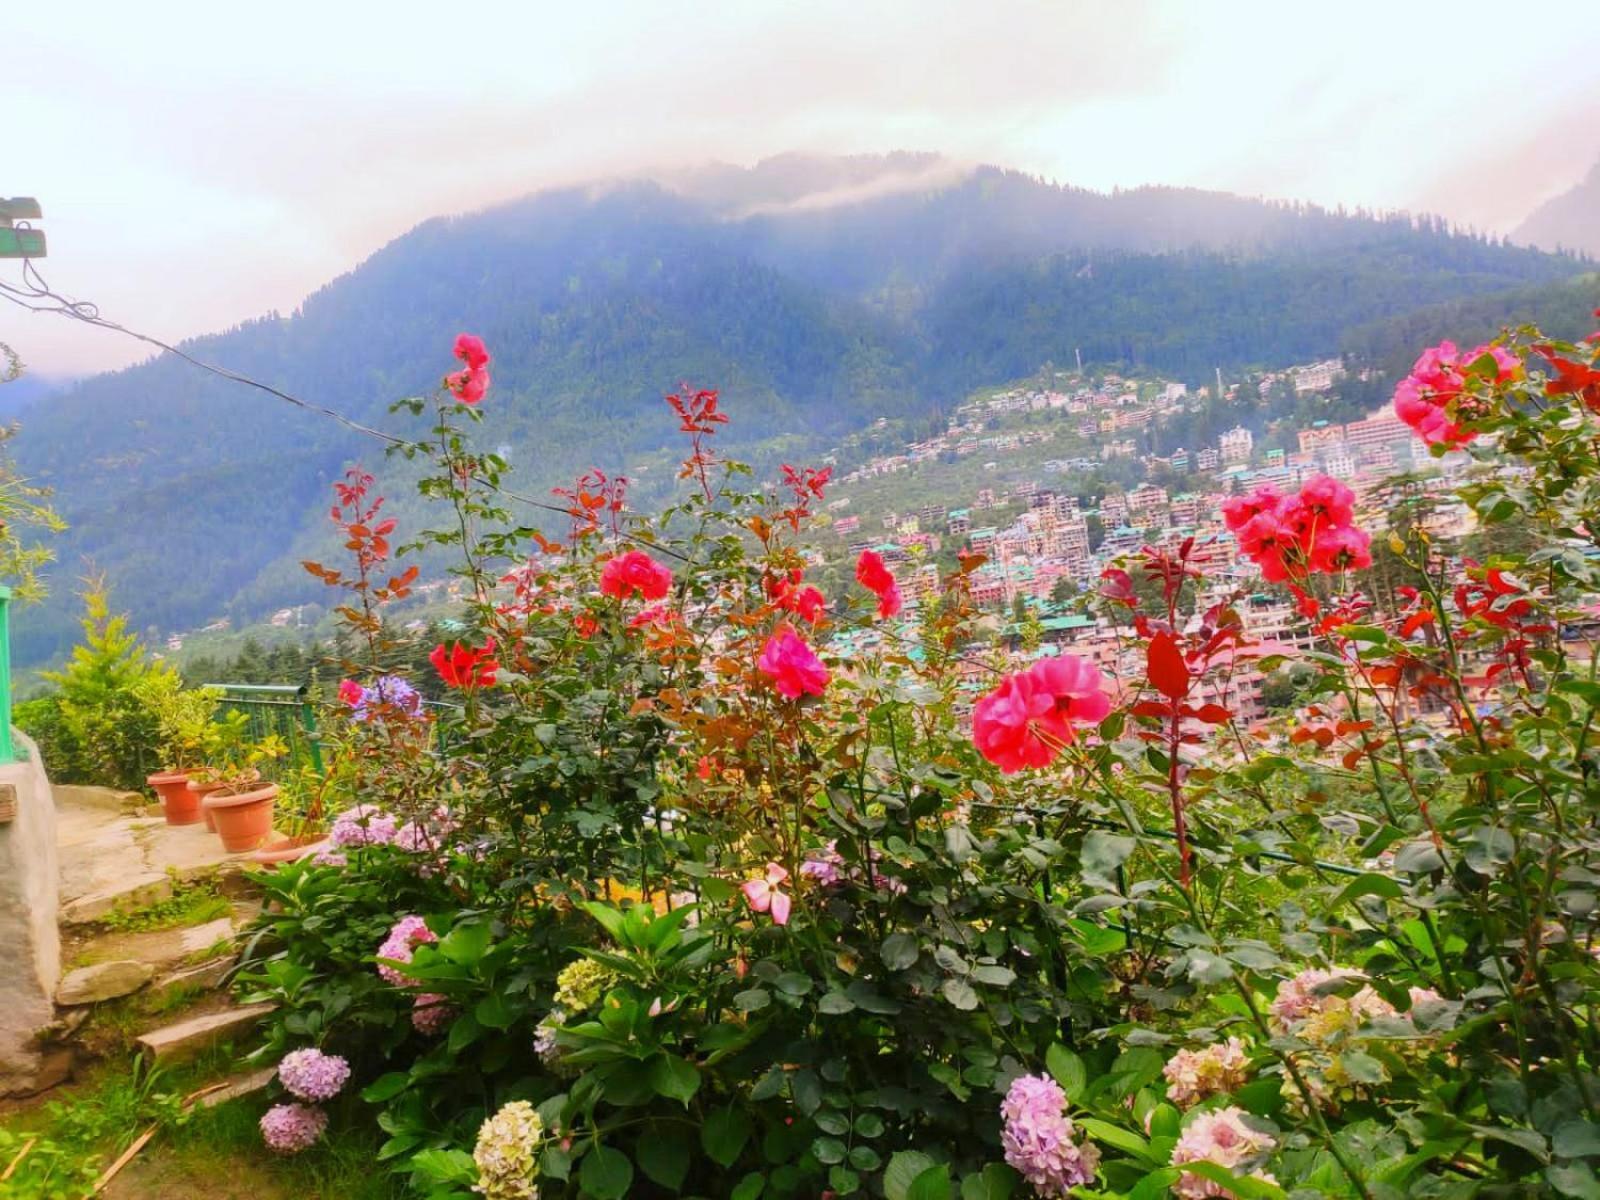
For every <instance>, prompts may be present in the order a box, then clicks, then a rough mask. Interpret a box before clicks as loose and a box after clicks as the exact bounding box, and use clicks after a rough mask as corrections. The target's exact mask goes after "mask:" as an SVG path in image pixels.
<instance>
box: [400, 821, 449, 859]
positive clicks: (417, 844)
mask: <svg viewBox="0 0 1600 1200" xmlns="http://www.w3.org/2000/svg"><path fill="white" fill-rule="evenodd" d="M440 844H441V839H440V837H439V836H438V835H437V834H435V833H434V832H433V831H432V830H430V829H429V828H428V827H427V826H426V825H424V824H423V823H422V822H421V821H407V822H406V823H405V824H404V825H402V826H400V828H398V829H396V830H395V831H394V843H393V845H394V847H395V849H397V850H404V851H406V852H407V853H409V854H424V853H426V852H428V851H430V850H437V849H438V848H439V846H440Z"/></svg>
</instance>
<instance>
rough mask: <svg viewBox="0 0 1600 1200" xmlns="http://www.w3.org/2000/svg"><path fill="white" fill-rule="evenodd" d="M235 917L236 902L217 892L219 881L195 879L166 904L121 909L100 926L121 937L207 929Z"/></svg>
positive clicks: (177, 886)
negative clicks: (195, 927) (198, 927)
mask: <svg viewBox="0 0 1600 1200" xmlns="http://www.w3.org/2000/svg"><path fill="white" fill-rule="evenodd" d="M232 915H233V902H232V901H230V900H229V899H228V898H227V897H226V896H224V895H223V894H222V893H221V892H219V891H218V890H217V883H216V880H214V879H195V880H189V881H186V882H183V883H175V884H174V886H173V889H172V895H170V896H168V897H167V898H166V899H165V900H158V901H157V902H156V903H154V904H147V905H145V906H144V907H143V908H135V909H128V910H121V909H119V910H117V911H114V912H111V913H108V914H106V916H105V917H104V918H102V919H101V920H100V922H99V924H101V925H103V926H105V928H107V929H110V930H114V931H116V932H118V933H151V932H154V931H155V930H158V929H181V928H184V927H186V926H190V925H204V924H205V923H206V922H208V921H215V920H216V919H217V918H218V917H227V916H232Z"/></svg>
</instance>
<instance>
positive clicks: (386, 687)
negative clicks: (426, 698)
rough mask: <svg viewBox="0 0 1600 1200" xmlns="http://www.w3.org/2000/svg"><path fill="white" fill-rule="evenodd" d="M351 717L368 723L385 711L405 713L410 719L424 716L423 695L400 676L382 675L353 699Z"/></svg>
mask: <svg viewBox="0 0 1600 1200" xmlns="http://www.w3.org/2000/svg"><path fill="white" fill-rule="evenodd" d="M352 700H353V703H351V705H350V715H351V716H352V717H354V718H355V719H356V720H358V721H367V720H370V719H371V718H372V717H374V716H376V715H380V714H381V713H383V712H384V711H385V710H393V711H395V712H400V713H404V714H405V715H406V716H408V717H416V716H420V715H421V714H422V693H421V692H419V691H417V689H416V688H414V687H412V686H411V685H410V684H409V683H407V682H406V681H405V680H404V679H402V678H400V676H398V675H380V676H378V678H376V679H374V680H373V681H372V686H371V687H364V688H362V689H361V691H360V692H359V694H357V695H355V696H353V697H352Z"/></svg>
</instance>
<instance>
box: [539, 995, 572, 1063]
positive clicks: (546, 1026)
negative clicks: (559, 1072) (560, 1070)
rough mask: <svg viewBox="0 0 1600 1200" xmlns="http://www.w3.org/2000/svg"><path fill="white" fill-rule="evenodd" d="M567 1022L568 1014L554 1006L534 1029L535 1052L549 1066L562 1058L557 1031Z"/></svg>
mask: <svg viewBox="0 0 1600 1200" xmlns="http://www.w3.org/2000/svg"><path fill="white" fill-rule="evenodd" d="M566 1023H567V1014H566V1013H565V1012H564V1011H563V1010H561V1009H559V1008H552V1009H551V1010H550V1012H549V1014H548V1015H547V1016H546V1017H545V1019H544V1020H542V1021H540V1022H539V1027H538V1028H537V1029H535V1030H534V1031H533V1052H534V1053H535V1054H537V1055H538V1056H539V1061H540V1062H542V1063H544V1065H545V1066H547V1067H554V1066H555V1065H556V1063H557V1062H558V1061H559V1060H560V1058H561V1047H560V1046H559V1045H558V1044H557V1043H556V1032H557V1031H558V1030H559V1029H560V1028H561V1027H562V1026H563V1025H565V1024H566Z"/></svg>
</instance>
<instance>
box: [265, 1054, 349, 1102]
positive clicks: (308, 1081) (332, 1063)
mask: <svg viewBox="0 0 1600 1200" xmlns="http://www.w3.org/2000/svg"><path fill="white" fill-rule="evenodd" d="M278 1079H279V1081H280V1082H282V1084H283V1086H284V1087H285V1088H287V1089H288V1090H289V1091H290V1092H292V1093H293V1094H294V1095H296V1096H298V1097H299V1098H300V1099H302V1100H312V1101H319V1102H320V1101H323V1100H332V1099H333V1098H334V1097H335V1096H337V1095H338V1094H339V1091H340V1089H341V1088H343V1087H344V1085H345V1084H346V1083H347V1082H348V1081H349V1079H350V1064H349V1062H347V1061H346V1060H345V1059H343V1058H341V1057H340V1056H339V1055H337V1054H324V1053H323V1052H322V1051H321V1050H318V1049H316V1048H314V1047H309V1048H307V1049H304V1050H292V1051H290V1052H289V1053H288V1054H285V1055H284V1056H283V1061H282V1062H280V1063H279V1064H278Z"/></svg>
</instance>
